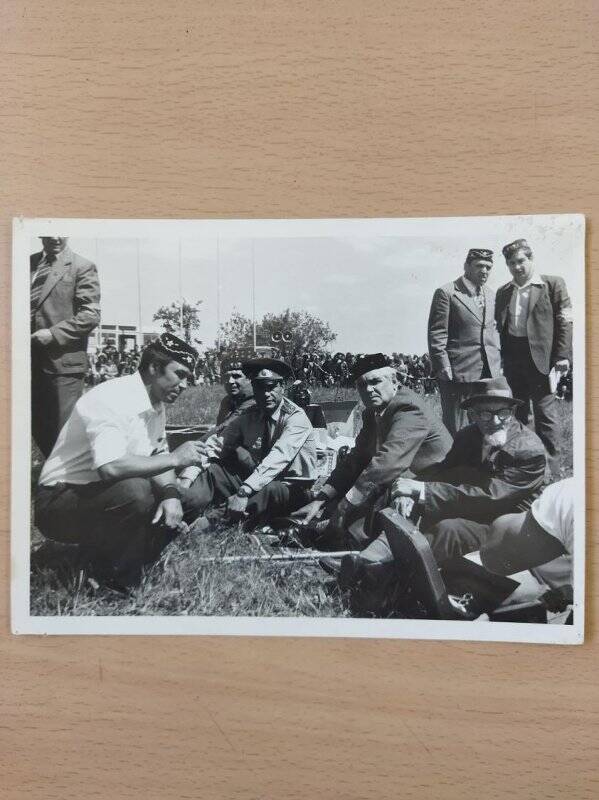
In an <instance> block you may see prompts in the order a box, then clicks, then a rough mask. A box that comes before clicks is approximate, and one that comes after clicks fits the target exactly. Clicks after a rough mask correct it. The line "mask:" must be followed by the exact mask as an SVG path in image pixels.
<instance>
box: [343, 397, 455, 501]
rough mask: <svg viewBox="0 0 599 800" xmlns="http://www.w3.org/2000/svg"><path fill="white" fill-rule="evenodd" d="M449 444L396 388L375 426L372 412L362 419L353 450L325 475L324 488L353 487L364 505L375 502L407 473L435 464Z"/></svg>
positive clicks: (435, 423)
mask: <svg viewBox="0 0 599 800" xmlns="http://www.w3.org/2000/svg"><path fill="white" fill-rule="evenodd" d="M451 443H452V439H451V436H450V434H449V432H448V431H447V429H446V428H445V426H444V425H443V423H442V422H441V420H440V419H439V418H438V417H437V416H436V415H435V414H433V413H432V412H431V411H430V409H429V408H428V406H427V405H426V404H425V403H424V402H423V401H422V399H421V398H420V397H419V396H418V395H417V394H415V393H414V392H413V391H412V390H411V389H407V388H405V387H403V386H400V387H399V388H398V390H397V394H396V395H395V397H394V398H393V399H392V400H391V402H390V403H389V405H388V406H387V408H386V409H385V411H384V413H383V414H382V415H381V416H380V419H379V422H378V427H377V420H376V416H375V413H374V411H373V410H372V409H368V410H366V411H364V412H363V414H362V430H361V431H360V433H359V434H358V436H357V438H356V444H355V447H354V448H353V449H352V450H351V451H350V453H349V454H348V455H347V457H346V458H345V459H344V460H343V461H341V462H340V463H339V464H338V465H337V466H336V467H335V469H334V470H333V472H332V473H331V475H330V477H329V479H328V481H327V483H329V484H331V485H332V486H333V487H334V488H335V489H336V490H337V492H338V493H339V494H344V493H345V492H347V490H348V489H349V488H350V487H351V486H354V487H355V488H356V490H357V491H359V492H360V493H361V494H362V495H363V497H364V503H366V502H369V501H371V500H375V499H376V498H377V497H378V496H379V495H381V494H383V492H384V491H385V490H386V489H387V488H388V487H389V485H390V484H391V482H392V481H393V480H395V478H399V477H400V476H401V475H403V474H404V473H405V472H406V471H407V470H411V471H412V472H413V473H415V474H418V473H420V472H422V471H423V470H425V469H426V468H427V467H429V466H431V465H432V464H435V463H438V462H439V461H440V460H441V459H442V458H443V457H444V456H445V454H446V453H447V451H448V450H449V448H450V447H451Z"/></svg>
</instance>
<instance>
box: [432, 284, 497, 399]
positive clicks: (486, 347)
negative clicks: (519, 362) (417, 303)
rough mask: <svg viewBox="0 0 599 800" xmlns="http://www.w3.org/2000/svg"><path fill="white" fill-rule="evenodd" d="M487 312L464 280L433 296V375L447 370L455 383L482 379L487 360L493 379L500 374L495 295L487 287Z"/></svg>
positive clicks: (443, 287)
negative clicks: (480, 305) (475, 298)
mask: <svg viewBox="0 0 599 800" xmlns="http://www.w3.org/2000/svg"><path fill="white" fill-rule="evenodd" d="M483 292H484V296H485V309H484V311H483V309H481V308H479V307H478V306H477V304H476V303H475V301H474V299H473V298H472V297H471V295H470V293H469V291H468V289H467V287H466V284H465V283H464V281H463V278H458V279H457V280H455V281H452V282H451V283H446V284H445V286H441V288H440V289H437V291H436V292H435V294H434V295H433V300H432V303H431V309H430V314H429V318H428V350H429V353H430V357H431V365H432V369H433V374H434V375H438V374H439V372H441V370H444V369H445V370H448V371H449V372H450V374H451V375H452V380H454V381H457V382H458V383H473V382H475V381H478V380H480V379H481V377H482V374H483V367H484V357H485V356H486V360H487V363H488V365H489V369H490V371H491V377H495V376H496V375H500V374H501V357H500V352H499V336H498V334H497V328H496V325H495V293H494V292H492V291H491V290H490V289H487V288H486V287H485V288H484V289H483Z"/></svg>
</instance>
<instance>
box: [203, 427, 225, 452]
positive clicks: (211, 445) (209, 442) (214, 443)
mask: <svg viewBox="0 0 599 800" xmlns="http://www.w3.org/2000/svg"><path fill="white" fill-rule="evenodd" d="M223 441H224V440H223V437H222V436H218V434H216V433H213V434H212V436H209V437H208V438H207V439H206V441H205V442H204V444H205V445H206V454H207V458H219V456H220V455H221V453H222V451H223Z"/></svg>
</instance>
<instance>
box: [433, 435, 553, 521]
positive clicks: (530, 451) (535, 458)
mask: <svg viewBox="0 0 599 800" xmlns="http://www.w3.org/2000/svg"><path fill="white" fill-rule="evenodd" d="M546 463H547V456H546V453H545V448H544V447H543V443H542V442H541V440H540V439H539V437H538V436H537V435H536V433H534V432H533V431H531V430H530V428H527V427H526V426H525V425H523V424H522V423H521V422H517V421H516V420H513V421H512V423H511V426H510V429H509V431H508V438H507V441H506V443H505V445H504V446H503V447H501V448H500V449H498V450H497V451H495V452H494V453H493V454H492V455H491V456H490V458H489V460H488V461H486V462H485V463H483V461H482V435H481V433H480V431H479V429H478V427H477V426H476V425H468V426H467V427H466V428H462V430H460V431H458V433H457V434H456V437H455V439H454V442H453V447H452V448H451V450H450V451H449V453H448V454H447V456H446V457H445V460H444V461H443V462H442V463H441V464H439V465H438V467H437V468H435V469H434V470H432V471H431V472H432V475H431V476H430V477H431V480H430V482H427V484H426V489H425V520H426V523H427V524H428V523H432V522H437V521H439V520H442V519H455V518H462V519H470V520H475V521H477V522H491V521H492V520H494V519H496V518H497V517H499V516H501V515H502V514H509V513H512V512H517V511H525V510H526V509H527V508H529V507H530V505H531V503H532V501H533V500H534V499H535V497H537V496H538V495H539V494H540V493H541V490H542V488H543V485H544V482H545V468H546Z"/></svg>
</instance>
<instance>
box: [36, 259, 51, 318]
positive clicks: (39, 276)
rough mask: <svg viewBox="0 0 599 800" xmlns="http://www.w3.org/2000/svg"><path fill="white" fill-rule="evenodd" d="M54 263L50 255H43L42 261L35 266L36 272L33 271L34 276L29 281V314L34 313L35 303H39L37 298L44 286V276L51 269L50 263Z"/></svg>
mask: <svg viewBox="0 0 599 800" xmlns="http://www.w3.org/2000/svg"><path fill="white" fill-rule="evenodd" d="M53 263H54V259H53V258H51V257H50V256H48V255H46V256H44V259H43V261H42V263H41V264H40V265H39V267H38V268H37V272H36V273H35V277H34V279H33V281H32V283H31V315H32V316H33V314H34V313H35V310H36V308H37V304H38V303H39V299H40V297H41V294H42V289H43V288H44V283H45V282H46V278H47V277H48V273H49V272H50V270H51V269H52V265H53Z"/></svg>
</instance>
